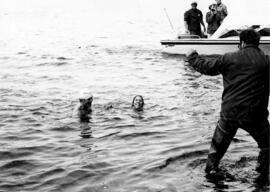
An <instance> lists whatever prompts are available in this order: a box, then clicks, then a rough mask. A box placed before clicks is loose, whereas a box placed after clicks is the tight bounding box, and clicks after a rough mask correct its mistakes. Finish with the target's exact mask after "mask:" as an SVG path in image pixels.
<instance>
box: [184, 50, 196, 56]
mask: <svg viewBox="0 0 270 192" xmlns="http://www.w3.org/2000/svg"><path fill="white" fill-rule="evenodd" d="M196 52H197V51H196V50H195V49H190V50H188V51H187V52H186V57H189V56H191V55H192V54H193V53H196Z"/></svg>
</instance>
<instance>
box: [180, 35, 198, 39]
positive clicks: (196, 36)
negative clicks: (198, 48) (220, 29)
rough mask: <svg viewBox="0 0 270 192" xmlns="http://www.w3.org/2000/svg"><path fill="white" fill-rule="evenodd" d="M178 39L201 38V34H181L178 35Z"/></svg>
mask: <svg viewBox="0 0 270 192" xmlns="http://www.w3.org/2000/svg"><path fill="white" fill-rule="evenodd" d="M177 38H178V39H201V37H200V36H199V35H189V34H181V35H178V37H177Z"/></svg>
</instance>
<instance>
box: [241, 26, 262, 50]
mask: <svg viewBox="0 0 270 192" xmlns="http://www.w3.org/2000/svg"><path fill="white" fill-rule="evenodd" d="M239 37H240V43H242V42H244V43H246V44H253V45H256V46H258V45H259V43H260V39H261V35H260V33H258V32H257V31H255V30H254V29H246V30H244V31H242V32H241V33H240V35H239Z"/></svg>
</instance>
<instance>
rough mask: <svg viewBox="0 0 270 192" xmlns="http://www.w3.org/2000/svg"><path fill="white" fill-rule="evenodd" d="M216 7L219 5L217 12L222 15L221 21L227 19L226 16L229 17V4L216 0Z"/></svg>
mask: <svg viewBox="0 0 270 192" xmlns="http://www.w3.org/2000/svg"><path fill="white" fill-rule="evenodd" d="M216 3H217V4H216V5H217V6H216V7H217V12H219V13H220V15H221V23H222V22H223V20H224V19H225V17H227V15H228V10H227V6H226V5H224V4H223V3H222V2H221V0H216Z"/></svg>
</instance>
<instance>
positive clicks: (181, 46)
mask: <svg viewBox="0 0 270 192" xmlns="http://www.w3.org/2000/svg"><path fill="white" fill-rule="evenodd" d="M238 44H239V40H236V39H235V40H228V39H185V40H163V41H161V45H162V46H163V52H165V53H168V54H186V53H187V52H188V51H189V50H190V49H195V50H196V51H197V52H198V53H199V54H207V55H209V54H224V53H227V52H233V51H237V50H238ZM260 48H261V49H262V50H263V51H264V52H265V53H266V54H268V55H270V39H262V40H261V42H260Z"/></svg>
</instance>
